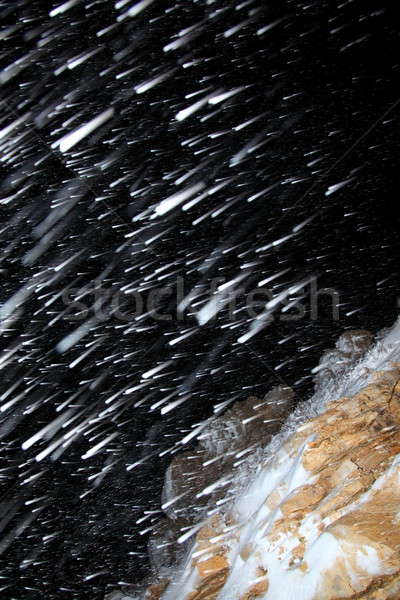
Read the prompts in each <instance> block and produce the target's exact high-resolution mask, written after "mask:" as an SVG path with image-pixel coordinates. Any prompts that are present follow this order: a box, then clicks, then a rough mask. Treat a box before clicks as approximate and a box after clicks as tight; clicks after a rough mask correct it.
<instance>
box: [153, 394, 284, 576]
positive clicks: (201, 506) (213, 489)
mask: <svg viewBox="0 0 400 600" xmlns="http://www.w3.org/2000/svg"><path fill="white" fill-rule="evenodd" d="M293 396H294V394H293V391H292V390H291V389H290V388H288V387H284V386H278V387H276V388H274V389H273V390H271V392H269V393H268V394H266V396H265V397H264V398H263V399H259V398H256V397H254V396H252V397H250V398H247V399H246V400H244V401H239V402H236V403H235V404H234V405H233V406H232V407H231V408H230V409H228V410H227V411H226V412H225V413H224V414H223V415H221V416H219V417H217V418H215V419H214V420H213V421H212V422H211V423H210V424H209V425H208V426H207V429H206V430H205V431H204V432H203V433H202V434H201V435H200V436H199V437H198V440H199V441H198V444H197V446H196V447H195V448H193V449H192V450H189V451H186V452H181V453H180V454H179V455H177V456H176V457H175V458H174V459H173V461H172V463H171V465H170V466H169V468H168V470H167V473H166V477H165V485H164V491H163V503H164V504H163V506H164V510H165V513H166V518H164V519H162V520H161V521H160V522H159V524H158V527H157V529H156V530H155V531H154V533H153V535H152V537H151V538H150V541H149V554H150V557H151V560H152V563H153V566H154V567H155V569H156V570H159V568H160V567H168V566H171V565H172V564H173V563H175V562H176V561H177V560H178V559H179V558H180V557H181V556H182V554H183V553H184V551H185V550H186V548H185V545H182V544H177V539H178V538H179V536H181V535H182V533H184V532H185V529H188V528H189V527H190V526H192V525H193V524H195V523H197V522H198V521H200V520H201V519H202V518H204V516H205V515H206V511H207V508H208V507H209V506H211V507H214V506H215V505H216V503H217V502H218V501H221V500H223V499H226V497H228V498H229V491H230V488H229V485H230V482H231V480H232V478H233V477H234V476H235V471H236V469H235V467H236V466H239V465H240V463H241V462H242V460H243V457H246V455H247V454H248V453H249V452H250V451H253V452H254V451H255V449H256V448H261V447H262V446H265V445H266V444H267V443H268V442H269V441H270V439H271V437H272V435H273V434H274V433H276V432H277V431H278V430H279V429H280V427H281V425H282V423H283V421H284V420H285V419H286V417H287V416H288V414H289V413H290V411H291V409H292V407H293Z"/></svg>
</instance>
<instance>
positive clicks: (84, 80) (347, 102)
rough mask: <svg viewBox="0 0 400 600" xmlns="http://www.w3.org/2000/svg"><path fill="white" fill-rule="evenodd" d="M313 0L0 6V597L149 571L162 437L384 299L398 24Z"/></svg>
mask: <svg viewBox="0 0 400 600" xmlns="http://www.w3.org/2000/svg"><path fill="white" fill-rule="evenodd" d="M325 4H326V3H322V4H321V3H319V2H302V1H301V0H284V1H282V2H279V3H269V4H266V3H263V2H260V1H259V0H245V1H242V0H235V1H226V0H185V2H171V1H166V2H156V1H155V0H142V1H139V2H137V1H134V0H120V1H117V2H115V3H113V2H110V1H109V0H98V1H95V2H91V1H87V0H69V1H67V2H63V3H60V2H59V1H58V0H55V1H53V2H34V1H29V0H15V2H12V3H9V2H0V18H1V22H2V27H1V29H0V39H1V42H2V46H1V49H0V56H1V61H0V93H1V107H2V112H1V116H0V177H1V182H0V209H1V215H2V223H1V227H0V240H1V245H2V253H1V257H0V258H1V270H0V274H1V276H2V287H1V301H0V331H1V336H2V341H3V351H2V354H1V355H0V368H1V374H2V378H1V390H0V442H1V447H0V449H1V453H2V457H4V464H3V465H2V466H1V469H2V471H1V479H2V483H3V484H4V486H6V490H5V493H4V496H3V497H2V508H3V511H4V519H3V520H2V521H1V523H0V531H1V533H2V542H1V544H0V561H1V568H2V577H3V579H2V580H1V584H0V589H1V591H2V592H4V593H5V594H7V597H9V598H11V597H14V596H15V597H24V598H27V599H28V598H32V599H33V600H35V597H37V595H38V594H39V595H40V597H43V596H46V598H49V600H50V599H52V598H54V599H55V600H58V598H62V597H63V595H67V596H68V598H74V599H76V600H86V598H88V599H89V600H93V597H94V596H95V595H97V596H99V597H101V595H102V594H104V593H105V591H107V592H108V591H109V590H110V587H111V589H112V588H113V587H115V586H116V584H117V582H120V581H121V578H122V577H124V581H125V579H126V581H125V583H126V584H129V583H132V582H133V581H135V580H136V579H141V578H142V577H143V576H144V575H145V573H146V569H147V568H148V556H147V549H146V545H147V538H148V537H149V536H150V535H151V534H152V532H154V531H156V530H157V527H158V526H159V522H160V520H161V519H162V518H163V510H162V509H161V502H160V494H161V488H162V484H163V479H164V473H165V469H166V468H167V466H168V464H169V463H170V462H171V460H172V459H173V458H174V457H175V455H176V454H177V453H178V452H179V451H180V450H181V449H182V448H183V447H186V446H188V447H190V445H191V444H194V443H195V442H196V440H197V438H198V437H199V436H200V437H201V436H202V435H203V432H204V428H205V427H206V426H208V424H209V423H210V419H211V420H213V419H214V417H216V416H217V417H218V416H220V415H221V413H223V412H224V411H225V410H229V409H230V408H231V405H232V404H233V403H234V402H235V401H239V400H245V399H246V398H247V397H248V396H249V395H250V394H254V395H260V396H262V397H264V396H265V394H266V393H267V392H269V391H270V390H271V389H272V388H275V387H276V386H284V387H285V386H287V385H288V384H290V387H293V389H294V390H295V391H297V390H303V389H307V386H309V385H310V382H311V380H312V377H313V373H312V372H311V368H312V366H313V365H314V364H315V359H316V357H317V356H318V355H319V354H320V353H321V351H322V349H323V348H324V347H325V346H326V345H329V340H332V339H334V338H335V336H337V334H338V332H339V331H341V330H343V329H346V328H350V327H351V328H354V327H361V326H365V327H369V328H371V329H374V330H377V329H378V328H380V327H381V326H382V324H384V323H387V322H390V321H391V320H392V318H393V313H394V311H395V310H396V307H395V298H396V297H397V294H398V287H397V286H398V251H397V250H398V248H397V221H396V219H395V218H394V216H393V214H392V212H391V211H392V208H391V207H392V204H393V203H392V197H393V196H392V195H391V194H389V193H388V191H387V188H386V187H385V186H387V185H388V183H387V182H388V181H390V177H388V176H387V174H386V171H384V169H383V166H384V165H386V166H387V169H388V171H389V175H390V168H392V167H391V165H392V163H393V157H394V156H395V153H394V152H393V148H394V145H395V144H396V147H397V143H398V140H397V129H396V128H395V127H393V123H394V118H395V115H394V109H395V108H396V106H397V105H396V104H395V100H396V98H397V97H396V98H395V97H393V92H392V90H391V81H392V78H393V76H394V75H393V74H395V73H396V69H397V66H398V53H397V52H396V50H397V47H396V43H395V42H396V41H397V40H398V32H397V31H396V32H395V31H394V29H393V27H394V25H393V24H394V23H395V22H396V21H395V19H393V18H392V15H391V13H390V10H389V9H387V10H386V8H385V7H382V2H379V3H378V1H377V5H378V4H379V6H376V7H375V9H374V8H371V7H365V6H364V5H362V6H361V4H360V3H357V2H351V1H348V2H346V1H345V2H342V0H337V2H336V1H335V2H333V3H331V4H330V3H328V4H330V5H329V6H325ZM350 25H351V26H350ZM376 30H377V31H381V33H382V40H381V42H380V45H379V48H381V50H382V52H381V55H379V56H378V58H376V56H377V54H376V44H375V41H376V40H375V37H374V35H375V34H374V32H375V31H376ZM365 57H367V58H365ZM371 89H374V94H369V93H368V94H366V93H365V90H368V92H369V91H370V90H371ZM387 107H391V108H390V109H388V108H387ZM349 124H350V125H351V126H350V125H349ZM397 168H398V166H397V163H396V164H395V165H394V167H393V169H394V170H395V171H396V173H397ZM387 198H389V202H387V201H386V199H387ZM378 201H379V204H378ZM389 205H390V206H389ZM388 207H389V208H388ZM328 362H329V361H328ZM246 418H251V417H245V419H246ZM249 423H251V421H250V422H249ZM241 451H242V450H238V452H237V453H238V454H239V456H237V457H236V458H235V460H238V461H240V460H241V459H242V456H240V452H241ZM244 456H246V455H244ZM209 460H212V458H209ZM216 462H217V461H216ZM211 464H212V463H211ZM224 483H226V481H225V482H224ZM210 485H212V484H210ZM214 491H215V490H213V489H211V492H214ZM171 510H172V508H171ZM141 519H145V520H144V521H141ZM142 523H143V524H142ZM55 565H57V568H55ZM35 595H36V596H35Z"/></svg>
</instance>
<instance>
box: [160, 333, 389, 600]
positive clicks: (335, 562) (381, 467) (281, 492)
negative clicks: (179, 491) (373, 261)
mask: <svg viewBox="0 0 400 600" xmlns="http://www.w3.org/2000/svg"><path fill="white" fill-rule="evenodd" d="M399 342H400V326H397V328H393V330H391V331H390V332H389V333H388V334H387V336H386V338H385V343H384V342H382V343H379V344H378V345H376V346H375V347H373V348H372V349H371V336H370V335H369V334H368V333H367V332H363V331H357V332H347V333H346V334H345V335H344V336H342V338H341V339H340V340H339V342H338V343H337V345H336V349H335V350H334V351H329V352H328V353H325V355H324V356H323V359H322V361H321V365H322V367H321V368H319V369H317V370H316V371H318V374H317V381H316V386H317V394H316V397H315V399H314V400H313V401H312V402H311V404H309V405H307V406H305V408H303V409H301V410H303V413H304V414H305V415H308V418H305V419H303V422H302V423H300V421H299V417H298V416H296V415H294V416H293V418H292V429H290V427H289V426H288V427H287V428H286V433H282V434H281V436H280V437H278V438H276V439H274V440H273V441H272V444H271V445H270V446H269V448H268V449H267V450H266V452H265V455H264V457H263V458H262V459H261V460H259V456H258V457H257V460H259V464H258V469H257V471H256V473H254V475H253V476H252V480H251V481H250V483H249V484H248V486H247V487H246V489H244V490H242V491H241V492H240V493H239V495H238V496H237V497H236V498H235V500H234V501H233V502H229V503H227V504H223V503H222V504H221V509H218V505H216V504H215V503H214V504H212V503H211V504H210V505H209V507H208V508H209V512H211V513H212V516H210V517H208V518H205V519H204V520H203V522H202V524H200V525H199V526H198V527H197V533H196V535H195V541H194V544H193V545H192V548H191V550H190V552H189V553H188V555H187V557H186V559H185V560H184V561H182V563H181V566H180V568H179V569H178V571H175V572H174V575H173V577H172V581H171V583H169V584H168V585H167V586H166V589H165V590H164V591H163V593H162V595H161V598H162V600H176V598H179V599H181V600H217V599H218V600H255V599H256V598H260V599H262V600H278V599H279V600H339V599H344V598H347V599H349V600H350V599H351V600H356V599H361V598H364V599H366V600H398V599H399V598H400V527H399V525H400V362H398V360H399V359H400V343H399ZM385 344H386V345H385ZM368 350H369V352H368ZM365 352H367V354H366V355H365V356H364V354H365ZM363 357H364V358H363ZM396 361H397V362H396ZM335 391H337V392H338V393H339V394H341V395H337V396H335ZM249 404H251V401H250V400H249ZM253 406H254V405H253ZM298 412H299V411H298ZM299 414H300V412H299ZM242 421H243V418H242ZM212 435H213V434H211V437H212ZM235 444H236V438H234V440H231V441H230V444H229V448H234V447H235V452H236V454H237V450H236V446H235ZM214 447H215V446H214ZM202 448H203V450H202V451H203V452H204V451H205V448H206V447H205V446H204V445H203V446H202ZM224 448H225V450H226V447H225V446H224ZM220 450H221V449H220ZM222 450H223V449H222ZM198 481H200V479H199V480H198ZM205 484H207V481H205V480H204V479H203V480H201V485H200V487H201V486H204V485H205ZM190 489H192V488H190ZM198 489H199V488H198ZM189 493H192V494H193V493H194V492H192V491H190V492H189ZM189 493H188V495H189ZM196 498H198V492H197V493H196ZM192 501H193V502H195V499H194V496H192ZM213 502H214V500H213ZM212 506H213V507H214V510H212V509H211V510H210V507H212ZM192 523H193V521H192Z"/></svg>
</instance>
